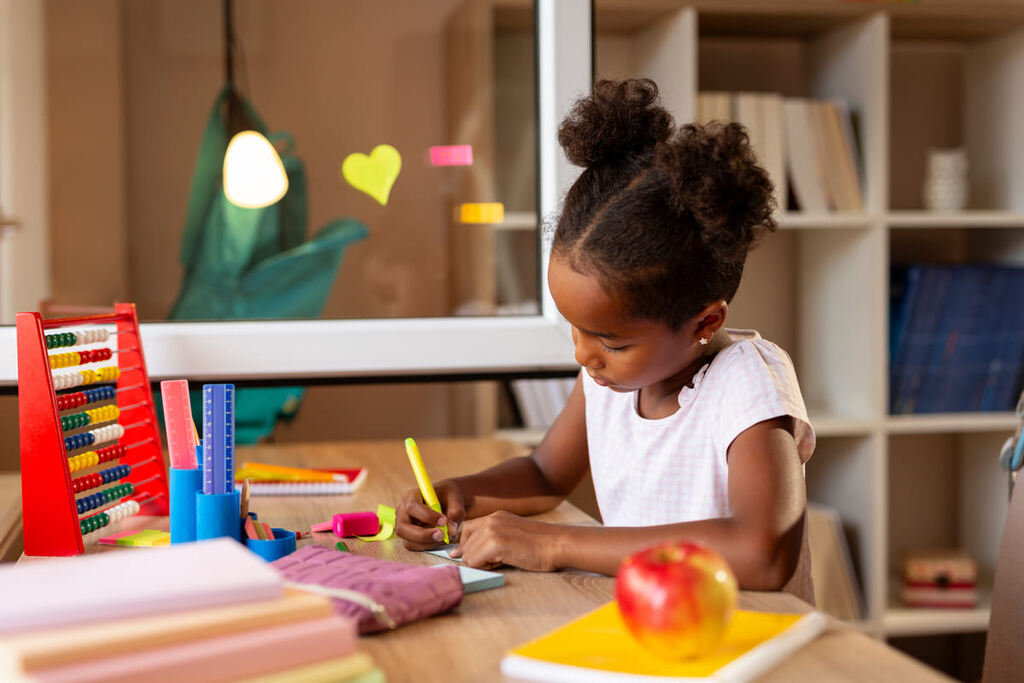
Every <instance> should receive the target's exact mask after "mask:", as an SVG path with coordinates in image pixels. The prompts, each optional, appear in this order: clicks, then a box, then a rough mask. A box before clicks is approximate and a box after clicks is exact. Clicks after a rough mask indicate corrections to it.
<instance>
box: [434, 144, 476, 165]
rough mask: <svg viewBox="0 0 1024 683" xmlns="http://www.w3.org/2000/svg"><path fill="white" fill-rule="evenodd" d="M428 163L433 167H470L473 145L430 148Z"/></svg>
mask: <svg viewBox="0 0 1024 683" xmlns="http://www.w3.org/2000/svg"><path fill="white" fill-rule="evenodd" d="M430 163H431V164H433V165H434V166H472V165H473V145H448V146H447V147H431V148H430Z"/></svg>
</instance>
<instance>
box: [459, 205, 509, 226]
mask: <svg viewBox="0 0 1024 683" xmlns="http://www.w3.org/2000/svg"><path fill="white" fill-rule="evenodd" d="M504 220H505V205H504V204H502V203H501V202H487V203H482V204H462V205H461V206H459V221H460V222H462V223H501V222H502V221H504Z"/></svg>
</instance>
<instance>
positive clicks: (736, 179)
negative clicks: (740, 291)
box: [397, 80, 814, 601]
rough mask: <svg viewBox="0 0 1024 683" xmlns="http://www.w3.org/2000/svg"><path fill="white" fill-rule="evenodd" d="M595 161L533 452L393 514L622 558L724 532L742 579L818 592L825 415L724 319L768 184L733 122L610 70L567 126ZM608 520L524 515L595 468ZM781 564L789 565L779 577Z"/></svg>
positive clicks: (522, 553)
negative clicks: (556, 411)
mask: <svg viewBox="0 0 1024 683" xmlns="http://www.w3.org/2000/svg"><path fill="white" fill-rule="evenodd" d="M558 139H559V142H560V143H561V145H562V147H563V148H564V150H565V153H566V155H567V157H568V158H569V160H570V161H572V162H573V163H574V164H577V165H579V166H582V167H584V169H585V170H584V171H583V173H582V174H581V175H580V177H579V178H578V179H577V181H576V182H575V184H573V186H572V188H571V189H570V190H569V192H568V193H567V195H566V197H565V204H564V207H563V210H562V215H561V217H560V219H559V221H558V226H557V228H556V231H555V235H554V240H553V244H552V253H551V260H550V265H549V270H548V285H549V287H550V290H551V294H552V296H553V298H554V300H555V303H556V305H557V306H558V310H559V311H560V312H561V313H562V315H563V316H564V317H565V318H566V320H568V321H569V323H570V324H571V325H572V338H573V342H574V343H575V346H576V361H577V362H578V363H579V364H580V366H581V368H582V370H581V372H580V374H579V377H578V379H577V381H576V386H575V388H574V390H573V392H572V394H571V395H570V397H569V400H568V403H567V404H566V406H565V408H564V409H563V410H562V413H561V414H560V415H559V417H558V419H557V420H556V421H555V423H554V424H553V425H552V426H551V429H550V430H549V431H548V433H547V435H546V436H545V438H544V440H543V442H542V443H541V444H540V446H538V447H537V449H536V450H535V451H534V452H533V453H532V454H531V455H530V456H527V457H522V458H517V459H514V460H509V461H506V462H503V463H501V464H500V465H497V466H495V467H492V468H490V469H488V470H485V471H483V472H479V473H477V474H474V475H470V476H466V477H459V478H456V479H450V480H445V481H442V482H439V483H438V485H437V495H438V498H439V499H440V501H441V504H442V506H443V509H444V514H443V515H440V514H438V513H436V512H434V511H433V510H431V509H430V508H428V507H427V506H426V505H424V504H423V502H422V500H421V498H420V494H419V491H418V490H411V491H409V492H408V493H407V494H406V495H405V497H404V498H403V500H402V502H401V504H400V506H399V508H398V514H397V531H398V534H399V535H400V536H401V537H402V538H404V539H405V546H406V547H407V548H409V549H412V550H421V549H425V548H430V547H435V546H437V545H438V542H439V541H440V540H441V531H440V530H439V529H436V528H435V527H437V526H443V525H447V526H448V528H449V533H450V535H451V539H452V542H453V543H454V542H458V546H457V547H456V548H454V549H453V550H452V552H451V554H452V556H453V557H460V556H461V557H462V558H463V560H464V561H465V562H466V564H468V565H470V566H472V567H494V566H497V565H501V564H507V565H513V566H516V567H521V568H523V569H530V570H537V571H551V570H556V569H561V568H569V567H571V568H576V569H583V570H589V571H594V572H599V573H602V574H609V575H612V574H614V573H615V572H616V570H617V568H618V566H619V563H620V562H621V561H622V559H623V558H624V557H626V556H627V555H629V554H630V553H633V552H635V551H637V550H639V549H641V548H643V547H644V546H648V545H651V544H654V543H657V542H661V541H669V540H684V539H685V540H692V541H696V542H699V543H703V544H705V545H708V546H710V547H712V548H714V549H715V550H717V551H718V552H719V553H720V554H721V555H722V556H723V557H724V558H725V559H726V561H727V562H728V563H729V565H730V566H731V567H732V569H733V571H734V572H735V574H736V577H737V579H738V581H739V584H740V586H741V587H742V588H746V589H762V590H775V589H780V588H783V587H785V588H786V589H787V590H790V591H791V592H793V593H795V594H797V595H798V596H800V597H802V598H804V599H805V600H808V601H810V600H812V599H813V596H812V590H811V583H810V571H809V569H810V565H809V562H808V551H807V544H806V538H805V534H804V508H805V502H806V501H805V489H804V479H803V471H802V464H803V463H804V462H806V461H807V459H808V458H809V457H810V455H811V452H812V451H813V449H814V432H813V430H812V429H811V426H810V424H809V423H808V420H807V413H806V410H805V408H804V403H803V398H802V397H801V395H800V388H799V386H798V385H797V381H796V375H795V373H794V370H793V365H792V362H791V361H790V359H789V356H788V355H787V354H786V353H785V352H784V351H783V350H782V349H780V348H779V347H778V346H776V345H775V344H773V343H771V342H769V341H765V340H764V339H761V337H760V336H759V335H758V334H757V333H756V332H751V331H738V330H728V329H726V328H725V327H724V324H725V320H726V314H727V313H728V311H729V301H730V300H731V299H732V297H733V295H734V294H735V293H736V289H737V287H738V286H739V283H740V275H741V274H742V272H743V263H744V260H745V259H746V254H747V251H748V250H749V249H750V248H751V246H753V244H754V243H755V242H756V241H757V239H758V238H759V237H760V236H761V235H762V234H763V233H765V232H766V231H769V230H773V229H774V228H775V223H774V221H773V220H772V217H771V215H772V210H773V208H774V206H773V204H774V203H773V200H772V184H771V182H770V180H769V179H768V176H767V175H766V173H765V171H764V170H763V169H762V168H761V167H760V166H759V165H758V164H757V161H756V159H755V157H754V154H753V152H752V151H751V148H750V145H749V143H748V140H747V135H746V133H745V132H744V130H743V128H742V127H740V126H739V125H736V124H729V125H725V126H722V125H709V126H704V127H702V126H697V125H686V126H683V127H682V128H681V129H680V130H677V131H676V130H673V122H672V118H671V116H670V115H669V113H668V112H667V111H666V110H665V109H664V108H663V107H662V106H661V105H660V104H659V103H658V90H657V86H656V85H655V84H654V83H653V82H652V81H650V80H630V81H623V82H611V81H600V82H598V83H597V84H596V85H595V86H594V92H593V94H592V95H591V96H590V97H586V98H583V99H581V100H579V101H578V102H576V104H575V106H574V108H573V110H572V111H571V113H570V114H569V116H568V117H567V118H566V119H565V121H563V122H562V125H561V127H560V129H559V136H558ZM588 468H589V469H590V472H591V474H592V475H593V480H594V488H595V490H596V492H597V500H598V505H599V507H600V510H601V516H602V517H603V520H604V526H603V527H577V526H563V525H554V524H547V523H544V522H539V521H536V520H531V519H527V518H526V516H527V515H533V514H537V513H540V512H545V511H547V510H550V509H552V508H554V507H555V506H556V505H558V504H559V503H560V502H561V501H562V500H563V499H564V498H565V497H566V495H567V494H568V493H569V492H570V491H572V490H573V488H575V486H576V485H577V484H578V483H579V482H580V480H581V479H582V478H583V476H584V475H585V474H586V472H587V469H588ZM787 582H788V583H787Z"/></svg>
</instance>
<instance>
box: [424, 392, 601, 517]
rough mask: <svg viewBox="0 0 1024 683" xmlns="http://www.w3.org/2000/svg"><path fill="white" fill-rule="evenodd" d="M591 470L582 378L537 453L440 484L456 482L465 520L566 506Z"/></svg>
mask: <svg viewBox="0 0 1024 683" xmlns="http://www.w3.org/2000/svg"><path fill="white" fill-rule="evenodd" d="M589 466H590V464H589V460H588V455H587V427H586V407H585V403H584V398H583V384H582V382H581V380H580V378H579V377H577V378H576V384H575V386H574V387H573V390H572V392H571V393H570V394H569V400H568V401H567V402H566V404H565V407H564V408H563V409H562V412H561V413H560V414H559V416H558V418H557V419H556V420H555V422H554V424H552V425H551V428H550V429H548V432H547V434H545V436H544V440H543V441H541V443H540V445H539V446H537V448H536V449H535V450H534V451H533V453H531V454H530V455H528V456H523V457H519V458H513V459H511V460H506V461H505V462H502V463H500V464H498V465H495V466H494V467H491V468H489V469H486V470H483V471H482V472H478V473H476V474H471V475H468V476H465V477H457V478H455V479H450V480H445V481H443V482H440V483H439V484H438V486H439V487H443V486H444V485H445V484H448V483H451V484H454V485H455V486H456V487H457V488H458V490H459V491H460V492H461V494H462V496H463V499H464V501H465V510H466V519H472V518H474V517H482V516H484V515H488V514H491V513H492V512H496V511H498V510H507V511H508V512H513V513H515V514H517V515H534V514H538V513H541V512H547V511H548V510H552V509H554V508H555V507H556V506H557V505H558V504H559V503H561V502H562V501H563V500H564V499H565V497H566V496H567V495H569V493H571V492H572V490H573V489H574V488H576V485H577V484H579V483H580V481H581V480H582V479H583V475H585V474H586V472H587V468H588V467H589Z"/></svg>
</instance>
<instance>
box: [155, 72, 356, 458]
mask: <svg viewBox="0 0 1024 683" xmlns="http://www.w3.org/2000/svg"><path fill="white" fill-rule="evenodd" d="M226 97H227V89H226V88H225V89H224V90H222V91H221V92H220V94H219V95H218V96H217V99H216V101H215V102H214V106H213V111H211V112H210V117H209V119H208V120H207V122H206V130H205V131H204V132H203V139H202V142H201V143H200V146H199V157H198V158H197V160H196V166H195V172H194V174H193V176H192V189H191V191H190V192H189V198H188V210H187V213H186V216H185V233H184V237H183V239H182V245H181V263H182V265H184V266H185V277H184V280H183V281H182V285H181V291H180V292H179V293H178V298H177V300H176V301H175V303H174V307H173V309H172V310H171V313H170V316H169V318H170V319H171V320H238V319H247V320H265V319H277V318H316V317H319V316H320V313H321V312H322V311H323V307H324V304H325V303H326V301H327V295H328V294H329V292H330V290H331V285H332V284H333V282H334V279H335V277H336V275H337V272H338V267H339V265H340V263H341V257H342V256H343V254H344V252H345V247H347V246H348V245H349V244H351V243H352V242H356V241H358V240H361V239H363V238H364V237H366V235H367V234H368V230H367V228H366V226H365V225H364V224H362V223H360V222H359V221H357V220H355V219H353V218H338V219H334V220H332V221H330V222H328V223H327V224H326V225H324V226H323V227H322V228H320V230H319V231H317V233H316V234H315V235H314V236H313V237H312V238H310V239H308V240H307V239H306V222H307V209H306V201H307V197H306V175H305V171H304V169H303V166H302V161H301V160H300V159H299V158H298V157H296V156H293V155H292V147H293V144H292V140H291V136H289V135H288V134H287V133H281V134H277V135H273V136H272V135H269V134H268V132H267V130H266V126H265V125H264V123H263V121H262V119H260V117H259V115H258V114H257V113H256V112H255V111H254V110H253V108H252V107H251V105H250V104H249V103H248V102H247V101H246V100H245V99H242V103H243V106H244V107H245V109H246V112H247V113H248V115H249V118H250V119H251V120H252V121H253V123H254V124H255V125H256V127H257V128H256V130H257V131H258V132H260V133H262V134H263V135H264V136H266V137H267V138H268V139H269V140H270V141H271V142H274V141H275V140H284V141H286V143H287V147H286V149H285V151H284V153H283V154H281V162H282V163H283V164H284V168H285V172H286V173H287V175H288V192H287V193H286V194H285V196H284V197H283V198H282V199H281V201H279V202H277V203H276V204H272V205H271V206H267V207H264V208H261V209H244V208H242V207H239V206H235V205H234V204H232V203H231V202H230V201H228V199H227V197H225V196H224V191H223V189H222V188H223V186H222V181H221V174H222V169H223V164H224V153H225V151H226V150H227V145H228V133H227V126H226V123H225V116H224V109H225V107H224V103H225V100H226ZM282 352H287V350H286V349H282ZM302 393H303V390H302V387H267V388H262V387H260V388H241V389H239V390H238V391H237V392H236V394H235V429H236V434H235V440H236V442H237V443H239V444H242V443H254V442H255V441H257V440H259V439H261V438H263V437H266V436H268V435H269V434H271V433H272V432H273V430H274V426H275V425H276V424H277V420H278V419H279V418H282V417H285V418H286V417H291V416H293V415H294V413H295V411H296V410H297V408H298V405H299V402H300V401H301V398H302ZM192 404H193V413H194V414H201V412H199V406H200V405H201V392H199V391H193V392H192Z"/></svg>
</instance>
